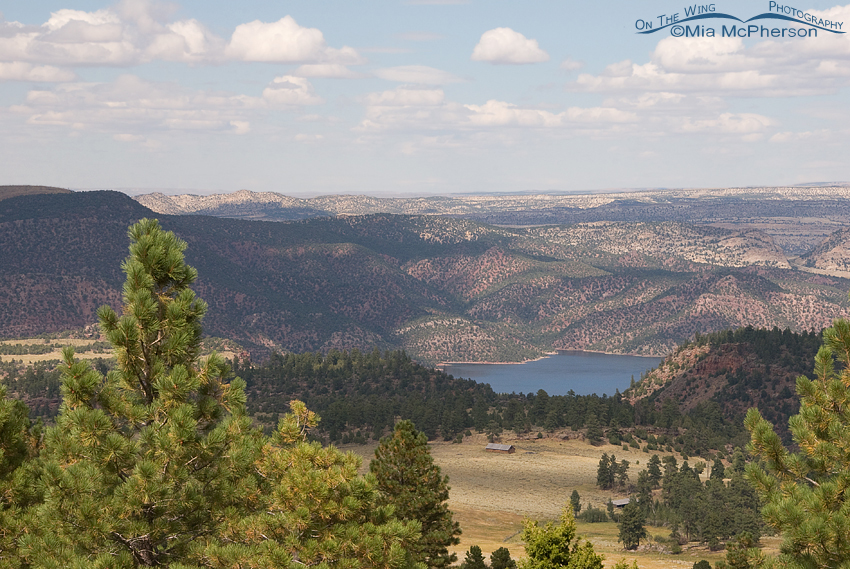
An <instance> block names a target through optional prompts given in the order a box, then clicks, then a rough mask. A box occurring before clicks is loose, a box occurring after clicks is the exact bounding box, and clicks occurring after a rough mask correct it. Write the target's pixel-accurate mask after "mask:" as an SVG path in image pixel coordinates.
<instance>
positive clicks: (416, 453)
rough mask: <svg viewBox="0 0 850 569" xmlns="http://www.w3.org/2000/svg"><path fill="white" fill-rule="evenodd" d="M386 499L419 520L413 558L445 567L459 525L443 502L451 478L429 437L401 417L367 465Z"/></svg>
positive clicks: (407, 516) (408, 517)
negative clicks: (444, 473) (436, 457)
mask: <svg viewBox="0 0 850 569" xmlns="http://www.w3.org/2000/svg"><path fill="white" fill-rule="evenodd" d="M369 470H370V471H371V472H372V474H373V475H374V476H375V478H376V480H377V484H378V488H379V489H380V490H381V492H382V493H383V495H384V497H385V501H386V503H388V504H390V505H392V506H394V507H395V514H396V516H397V517H398V518H399V519H402V520H416V521H419V522H420V523H421V524H422V537H421V538H420V540H419V541H418V542H417V543H416V544H415V546H414V547H413V555H414V558H415V559H416V560H417V561H421V562H423V563H425V564H426V565H427V566H428V567H447V566H448V565H451V564H452V563H454V562H455V561H456V560H457V555H456V554H454V553H449V552H448V546H450V545H457V544H458V543H460V539H459V538H458V537H457V536H459V535H460V533H461V531H460V525H459V524H458V523H457V522H455V521H452V513H451V511H449V509H448V506H447V505H446V500H448V499H449V485H448V483H449V479H448V476H445V477H444V476H442V475H441V473H440V467H439V466H437V465H436V464H434V459H433V458H432V457H431V451H430V450H429V449H428V440H427V439H426V438H425V435H424V434H423V433H420V432H419V431H417V430H416V428H415V427H414V426H413V423H412V422H411V421H400V422H399V423H398V424H396V426H395V430H394V431H393V434H392V435H391V436H389V437H385V438H384V439H382V440H381V444H380V445H379V446H378V448H377V449H375V458H374V459H373V460H372V462H371V463H370V465H369Z"/></svg>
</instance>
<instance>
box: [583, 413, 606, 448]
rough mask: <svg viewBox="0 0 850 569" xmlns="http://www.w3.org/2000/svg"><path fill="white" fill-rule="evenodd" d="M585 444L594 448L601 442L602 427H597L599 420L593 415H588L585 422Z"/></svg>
mask: <svg viewBox="0 0 850 569" xmlns="http://www.w3.org/2000/svg"><path fill="white" fill-rule="evenodd" d="M586 424H587V434H586V435H585V436H586V437H587V442H589V443H590V444H592V445H594V446H596V445H598V444H599V443H601V442H602V435H603V432H602V427H601V426H600V425H599V418H598V417H597V416H596V415H595V414H588V416H587V420H586Z"/></svg>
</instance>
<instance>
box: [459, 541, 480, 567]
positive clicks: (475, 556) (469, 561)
mask: <svg viewBox="0 0 850 569" xmlns="http://www.w3.org/2000/svg"><path fill="white" fill-rule="evenodd" d="M460 569H487V564H486V563H485V562H484V555H483V554H482V553H481V548H480V547H478V546H477V545H473V546H471V547H470V548H469V551H467V552H466V557H464V559H463V562H462V563H461V564H460Z"/></svg>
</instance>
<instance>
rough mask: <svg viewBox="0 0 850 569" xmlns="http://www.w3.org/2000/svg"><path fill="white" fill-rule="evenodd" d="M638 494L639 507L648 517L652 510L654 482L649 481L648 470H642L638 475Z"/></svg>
mask: <svg viewBox="0 0 850 569" xmlns="http://www.w3.org/2000/svg"><path fill="white" fill-rule="evenodd" d="M637 494H638V496H637V503H638V506H639V507H640V509H641V511H642V512H643V515H644V516H646V515H647V514H649V512H650V511H651V510H652V482H650V481H649V474H647V472H646V470H641V471H640V473H639V474H638V479H637Z"/></svg>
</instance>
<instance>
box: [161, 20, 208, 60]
mask: <svg viewBox="0 0 850 569" xmlns="http://www.w3.org/2000/svg"><path fill="white" fill-rule="evenodd" d="M223 49H224V41H223V40H222V39H221V38H219V37H218V36H216V35H214V34H213V33H212V32H210V31H209V30H208V29H207V28H206V27H205V26H204V25H203V24H201V23H200V22H198V21H197V20H183V21H180V22H173V23H171V24H168V26H166V28H165V30H163V31H162V32H161V33H158V34H156V35H155V36H154V37H153V39H152V40H151V42H150V44H149V45H148V46H147V48H146V49H145V59H148V60H153V59H161V60H165V61H188V62H194V61H210V60H214V59H218V58H219V57H220V56H221V53H222V51H223Z"/></svg>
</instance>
